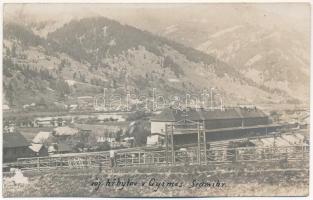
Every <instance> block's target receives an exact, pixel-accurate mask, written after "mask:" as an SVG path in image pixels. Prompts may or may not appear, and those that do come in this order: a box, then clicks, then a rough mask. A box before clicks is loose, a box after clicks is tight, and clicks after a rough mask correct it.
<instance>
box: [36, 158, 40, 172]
mask: <svg viewBox="0 0 313 200" xmlns="http://www.w3.org/2000/svg"><path fill="white" fill-rule="evenodd" d="M39 162H40V160H39V158H37V170H38V171H40V163H39Z"/></svg>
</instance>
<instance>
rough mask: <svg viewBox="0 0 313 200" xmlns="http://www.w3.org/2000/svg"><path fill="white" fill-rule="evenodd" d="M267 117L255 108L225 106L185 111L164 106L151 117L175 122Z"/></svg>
mask: <svg viewBox="0 0 313 200" xmlns="http://www.w3.org/2000/svg"><path fill="white" fill-rule="evenodd" d="M256 117H267V115H266V114H265V113H264V112H263V111H261V110H259V109H256V108H226V109H223V110H220V109H215V110H205V109H191V108H189V109H187V110H185V111H182V110H177V109H173V108H166V109H164V110H163V111H162V112H161V113H160V114H158V115H155V116H154V117H152V118H151V121H155V122H177V121H180V120H184V119H188V120H192V121H199V120H214V119H238V118H240V119H242V118H256Z"/></svg>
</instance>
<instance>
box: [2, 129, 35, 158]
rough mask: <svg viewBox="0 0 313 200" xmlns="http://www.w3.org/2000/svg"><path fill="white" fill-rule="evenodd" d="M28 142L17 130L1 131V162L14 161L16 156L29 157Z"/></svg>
mask: <svg viewBox="0 0 313 200" xmlns="http://www.w3.org/2000/svg"><path fill="white" fill-rule="evenodd" d="M29 146H30V144H29V142H27V140H26V139H25V137H24V136H23V135H22V134H21V133H19V132H16V131H14V132H6V133H3V162H14V161H16V160H17V158H24V157H30V156H31V155H32V153H31V151H30V149H29Z"/></svg>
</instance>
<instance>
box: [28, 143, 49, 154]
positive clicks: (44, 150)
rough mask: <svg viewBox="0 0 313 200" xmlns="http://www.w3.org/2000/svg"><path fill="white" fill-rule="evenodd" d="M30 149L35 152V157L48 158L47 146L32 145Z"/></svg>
mask: <svg viewBox="0 0 313 200" xmlns="http://www.w3.org/2000/svg"><path fill="white" fill-rule="evenodd" d="M29 148H30V149H31V151H32V152H33V155H32V156H35V157H43V156H48V148H47V147H45V145H43V144H35V143H32V144H31V146H29Z"/></svg>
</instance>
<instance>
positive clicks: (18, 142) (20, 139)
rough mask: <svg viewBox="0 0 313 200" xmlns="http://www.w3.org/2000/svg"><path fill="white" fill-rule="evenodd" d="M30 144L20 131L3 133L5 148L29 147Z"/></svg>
mask: <svg viewBox="0 0 313 200" xmlns="http://www.w3.org/2000/svg"><path fill="white" fill-rule="evenodd" d="M29 145H30V144H29V143H28V142H27V140H26V139H25V137H24V136H23V135H22V134H21V133H19V132H13V133H3V148H16V147H28V146H29Z"/></svg>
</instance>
